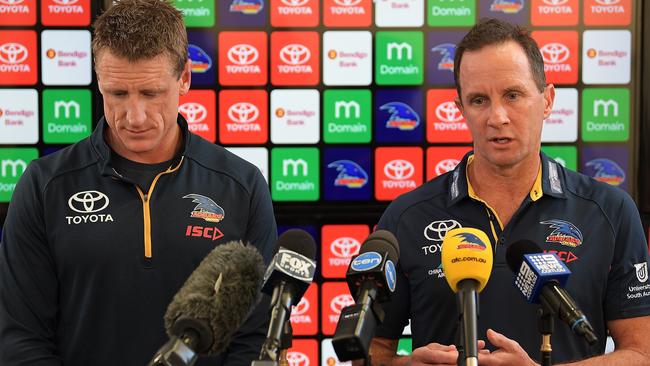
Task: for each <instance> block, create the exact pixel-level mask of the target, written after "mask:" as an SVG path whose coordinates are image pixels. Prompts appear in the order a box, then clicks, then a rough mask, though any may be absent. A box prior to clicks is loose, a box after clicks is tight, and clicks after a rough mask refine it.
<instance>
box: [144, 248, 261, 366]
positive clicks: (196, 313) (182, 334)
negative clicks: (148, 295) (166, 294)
mask: <svg viewBox="0 0 650 366" xmlns="http://www.w3.org/2000/svg"><path fill="white" fill-rule="evenodd" d="M263 276H264V260H263V259H262V256H261V255H260V253H259V252H258V250H257V249H256V248H255V247H254V246H252V245H244V244H242V243H241V242H239V241H233V242H229V243H226V244H222V245H219V246H217V247H216V248H215V249H213V250H212V251H211V252H210V253H209V254H208V255H207V256H206V257H205V258H204V259H203V260H202V261H201V263H200V264H199V266H198V267H197V268H196V269H195V270H194V272H193V273H192V274H191V275H190V276H189V277H188V279H187V280H186V281H185V284H183V287H181V289H180V290H178V292H177V293H176V295H174V298H173V299H172V301H171V303H170V304H169V306H168V307H167V312H166V313H165V329H166V330H167V334H168V335H169V337H170V340H169V342H167V343H166V344H165V345H164V346H162V347H161V348H160V349H159V350H158V352H157V353H156V354H155V356H154V357H153V359H152V360H151V362H150V363H149V364H148V365H149V366H154V365H155V366H187V365H193V364H194V362H196V360H197V358H198V356H199V355H202V356H203V355H205V356H210V355H216V354H219V353H222V352H223V351H224V350H225V349H226V347H227V346H228V345H229V344H230V340H231V337H232V335H233V334H234V333H235V331H237V330H238V329H239V327H240V326H241V325H242V323H243V322H244V321H245V320H246V318H247V317H248V315H249V314H250V312H251V311H252V310H253V308H254V307H255V305H256V304H257V302H258V301H259V298H260V285H261V283H262V278H263Z"/></svg>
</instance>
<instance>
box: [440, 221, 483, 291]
mask: <svg viewBox="0 0 650 366" xmlns="http://www.w3.org/2000/svg"><path fill="white" fill-rule="evenodd" d="M441 257H442V271H443V272H444V274H445V278H446V279H447V283H448V284H449V287H451V289H452V290H453V291H454V292H457V291H458V282H460V281H462V280H467V279H472V280H476V281H478V283H479V288H478V291H479V292H480V291H482V290H483V288H485V285H486V284H487V282H488V280H489V279H490V273H491V272H492V245H491V244H490V239H489V238H488V236H487V235H486V234H485V232H483V231H482V230H479V229H474V228H456V229H452V230H449V231H448V232H447V235H445V238H444V239H443V241H442V255H441Z"/></svg>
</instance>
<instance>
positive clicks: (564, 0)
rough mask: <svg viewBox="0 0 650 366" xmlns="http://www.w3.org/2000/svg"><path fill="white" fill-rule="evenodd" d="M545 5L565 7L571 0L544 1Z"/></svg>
mask: <svg viewBox="0 0 650 366" xmlns="http://www.w3.org/2000/svg"><path fill="white" fill-rule="evenodd" d="M542 1H543V2H544V4H546V5H551V6H558V5H564V4H566V3H568V2H569V0H542Z"/></svg>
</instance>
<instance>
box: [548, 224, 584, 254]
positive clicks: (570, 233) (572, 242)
mask: <svg viewBox="0 0 650 366" xmlns="http://www.w3.org/2000/svg"><path fill="white" fill-rule="evenodd" d="M540 224H543V225H548V226H549V227H550V228H551V229H554V230H553V231H552V232H551V234H549V235H548V236H547V237H546V242H547V243H557V244H561V245H565V246H569V247H572V248H575V247H577V246H579V245H580V244H582V233H581V232H580V230H579V229H578V228H577V227H576V226H575V225H573V224H572V223H570V222H568V221H564V220H558V219H553V220H546V221H541V222H540Z"/></svg>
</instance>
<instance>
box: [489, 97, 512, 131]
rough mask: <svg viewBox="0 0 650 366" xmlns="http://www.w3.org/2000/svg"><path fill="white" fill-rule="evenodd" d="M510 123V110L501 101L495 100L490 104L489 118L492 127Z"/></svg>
mask: <svg viewBox="0 0 650 366" xmlns="http://www.w3.org/2000/svg"><path fill="white" fill-rule="evenodd" d="M507 123H510V118H509V117H508V110H507V109H506V108H505V106H504V105H503V103H501V102H493V103H492V104H491V105H490V116H489V118H488V125H489V126H492V127H499V126H501V125H505V124H507Z"/></svg>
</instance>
